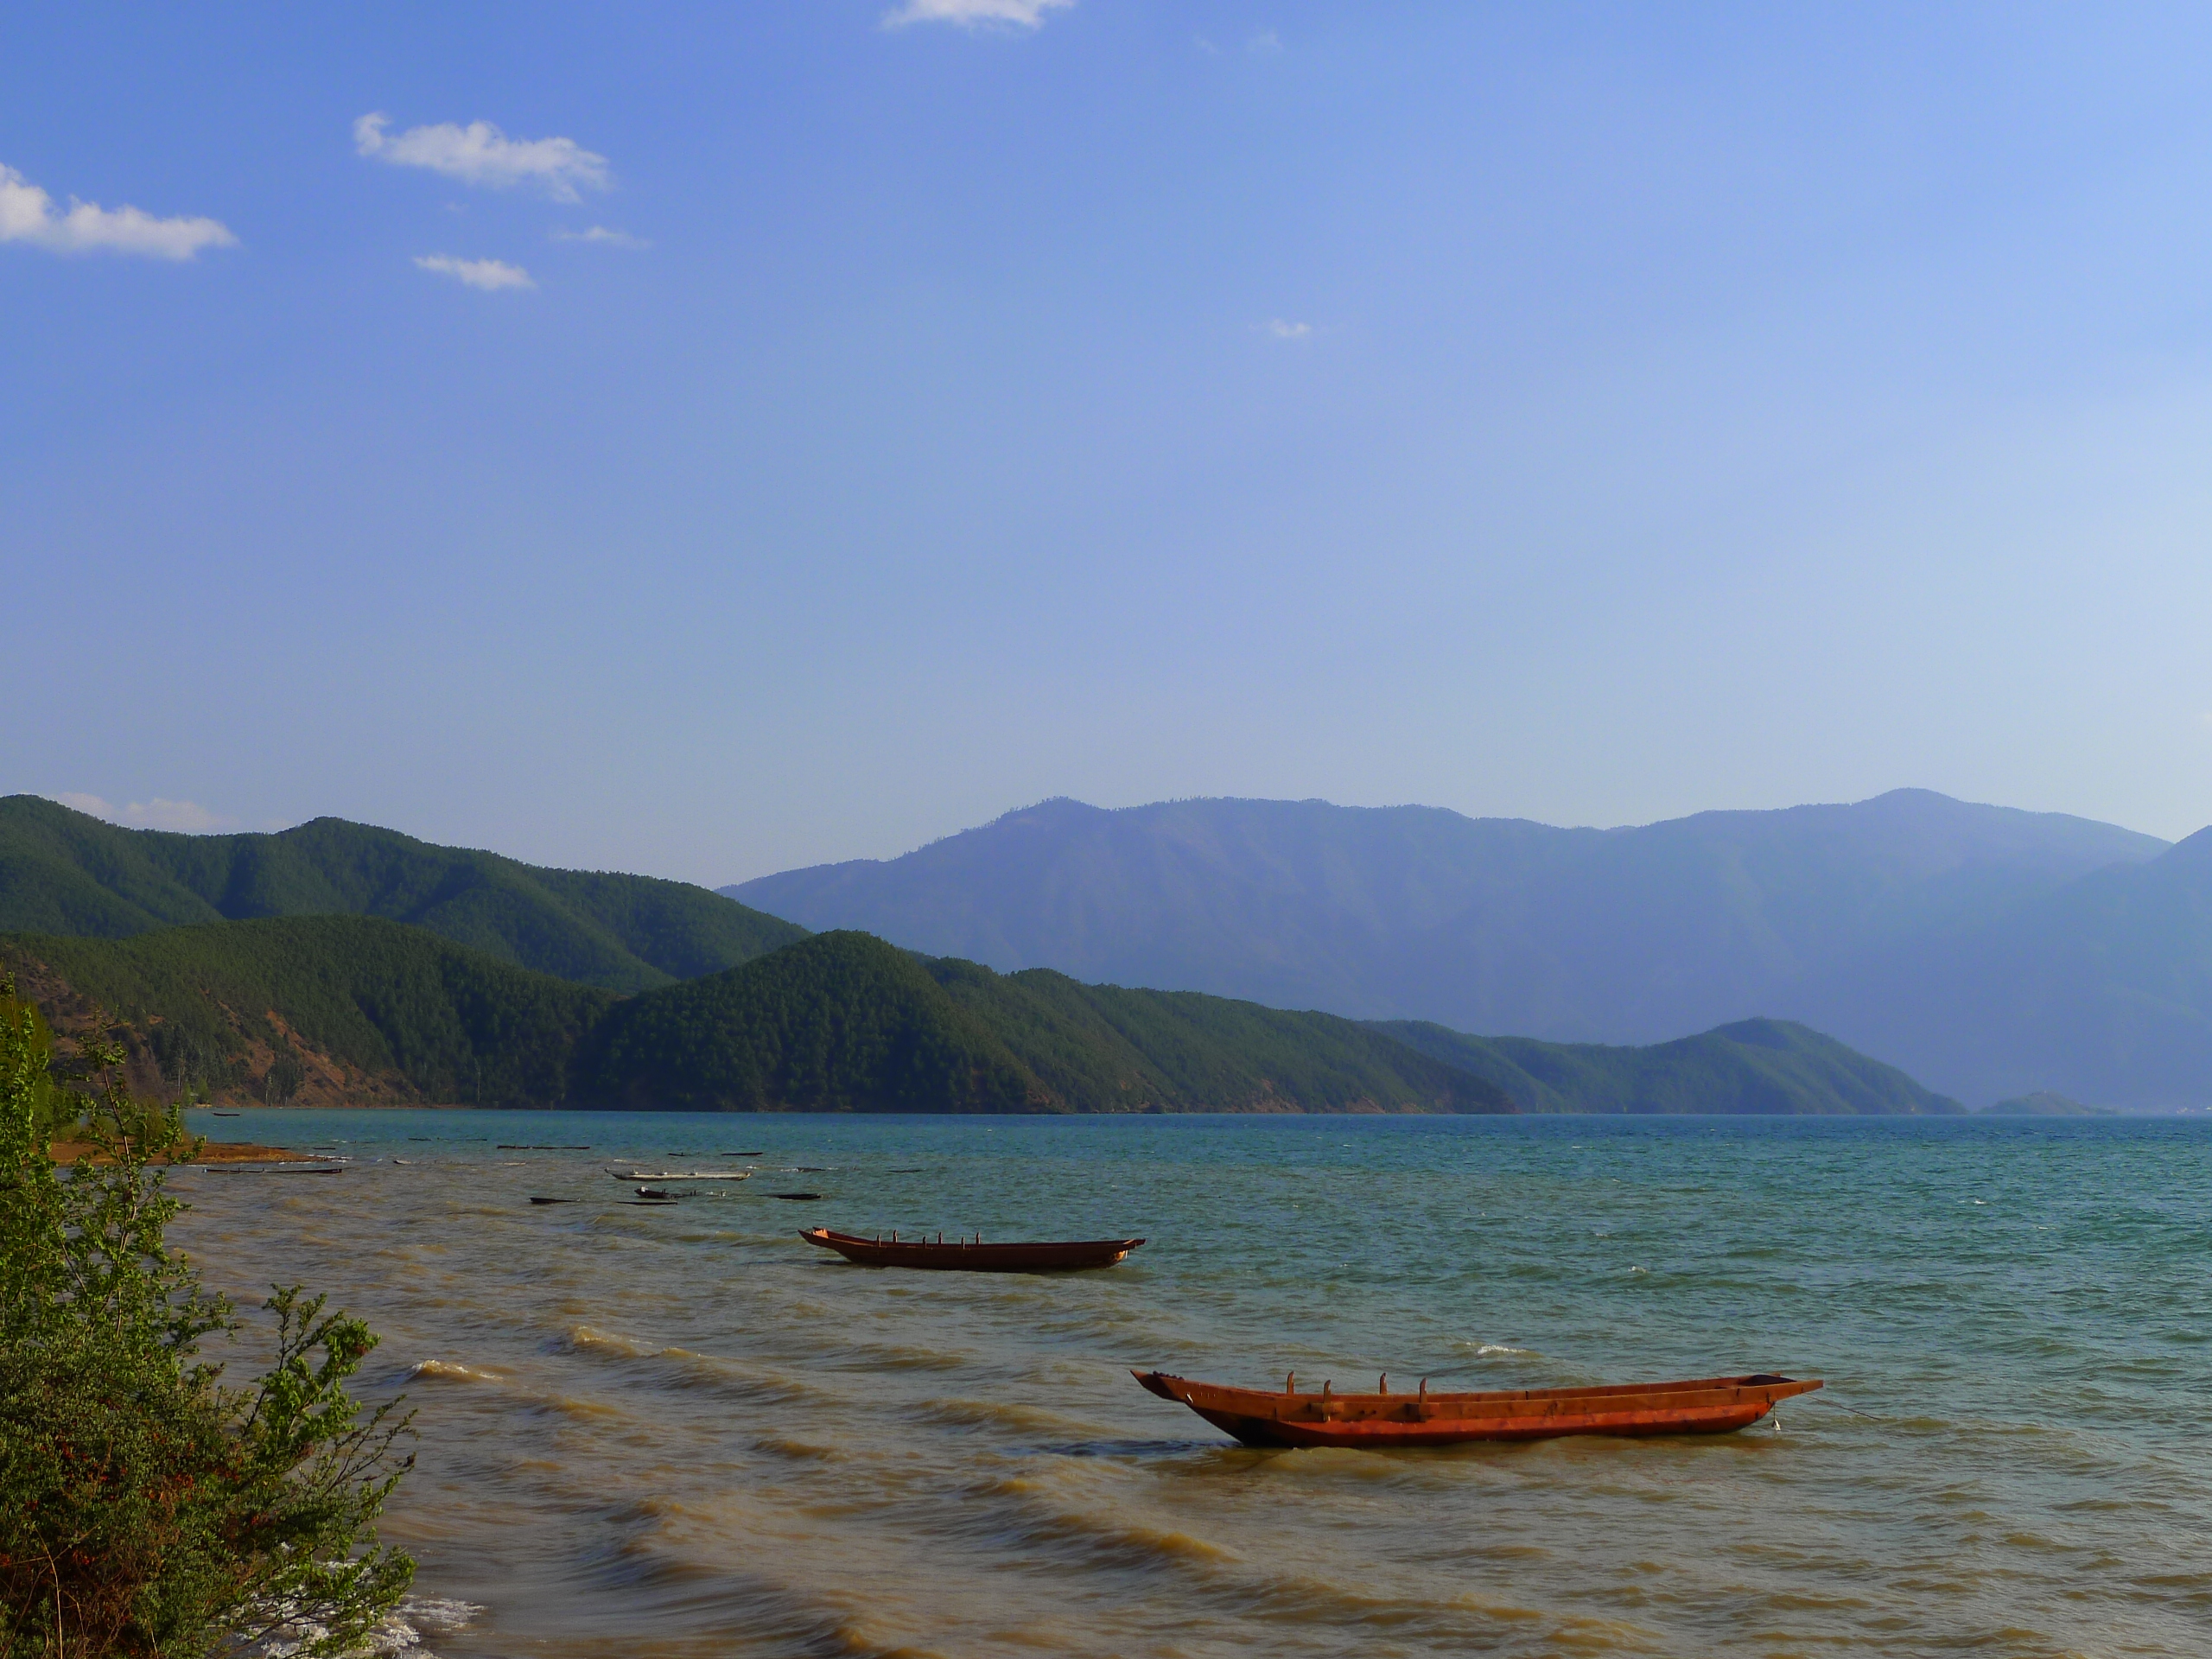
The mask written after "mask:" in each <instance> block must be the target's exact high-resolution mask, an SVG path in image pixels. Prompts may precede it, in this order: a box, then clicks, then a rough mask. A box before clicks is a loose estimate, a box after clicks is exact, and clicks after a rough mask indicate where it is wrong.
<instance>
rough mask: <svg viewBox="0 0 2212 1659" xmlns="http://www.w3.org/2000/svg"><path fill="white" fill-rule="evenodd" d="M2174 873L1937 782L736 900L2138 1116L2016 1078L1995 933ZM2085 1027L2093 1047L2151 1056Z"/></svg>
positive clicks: (952, 940) (1100, 967)
mask: <svg viewBox="0 0 2212 1659" xmlns="http://www.w3.org/2000/svg"><path fill="white" fill-rule="evenodd" d="M2162 855H2167V843H2165V842H2162V841H2159V840H2158V839H2157V838H2156V837H2153V836H2144V835H2138V834H2136V833H2134V832H2133V831H2131V830H2127V829H2118V828H2115V827H2114V826H2113V825H2110V824H2103V823H2093V822H2091V821H2089V820H2088V819H2083V818H2075V817H2065V816H2063V815H2061V814H2056V813H2036V812H2024V811H2018V810H2012V809H2010V808H2005V807H1994V806H1980V805H1973V804H1967V803H1965V802H1961V801H1955V800H1952V799H1949V798H1947V797H1945V796H1942V795H1937V794H1934V793H1932V792H1929V791H1924V790H1899V791H1894V792H1892V793H1891V794H1887V795H1883V796H1879V797H1878V798H1875V799H1872V800H1869V801H1861V802H1859V803H1857V804H1853V805H1845V806H1802V807H1793V808H1790V809H1788V810H1783V811H1774V812H1706V813H1700V814H1698V815H1697V816H1696V817H1688V818H1679V819H1675V820H1671V821H1669V822H1667V823H1655V824H1649V825H1644V826H1641V827H1638V828H1634V829H1602V830H1601V829H1554V828H1551V827H1549V826H1547V825H1543V824H1538V823H1528V822H1525V821H1522V820H1516V819H1471V818H1465V817H1460V816H1459V815H1458V814H1457V813H1452V812H1447V811H1444V810H1439V809H1435V808H1429V807H1391V808H1350V807H1338V806H1332V805H1330V804H1326V803H1325V802H1319V801H1299V802H1290V801H1236V800H1205V801H1180V802H1170V803H1163V804H1159V805H1154V806H1146V807H1136V808H1131V809H1128V810H1121V811H1105V810H1099V809H1097V808H1095V807H1089V806H1084V805H1083V804H1079V803H1077V802H1073V801H1048V802H1046V803H1045V804H1042V805H1039V806H1036V807H1033V808H1030V809H1028V810H1024V811H1020V812H1014V813H1009V814H1008V815H1007V816H1006V817H1003V818H1001V819H999V820H998V821H997V822H995V823H991V824H988V825H986V826H985V827H983V828H982V829H973V830H969V831H967V832H965V833H963V834H961V835H957V836H950V837H949V838H948V839H946V840H944V841H940V842H935V843H933V844H932V845H931V846H928V847H925V848H923V849H920V850H918V851H917V852H913V853H910V854H908V855H906V856H905V857H903V858H897V859H892V860H888V861H880V862H879V861H857V862H853V863H846V864H832V865H824V866H820V867H817V868H812V869H805V870H793V871H789V872H786V873H785V874H779V875H772V876H767V877H764V878H762V879H760V880H755V881H749V882H746V883H743V884H741V885H740V886H737V887H728V888H725V889H723V891H724V892H725V893H728V894H730V895H731V896H732V897H734V898H739V899H742V900H743V901H744V902H746V903H747V904H750V905H753V906H760V907H761V908H763V909H766V910H769V911H771V912H773V913H775V914H777V915H781V916H785V917H789V918H791V919H792V920H794V921H797V922H799V923H802V924H804V925H806V926H809V927H815V928H829V927H859V928H865V929H868V931H873V932H876V933H880V934H881V935H883V936H884V937H885V938H890V939H892V940H893V941H895V942H897V943H899V944H906V945H909V946H911V947H912V948H914V949H916V950H924V951H927V952H929V953H931V954H932V955H947V956H960V957H972V958H974V959H976V960H977V961H981V962H985V963H989V964H990V965H992V966H993V967H995V968H999V969H1020V968H1028V967H1038V966H1049V967H1052V968H1056V969H1060V970H1061V971H1063V972H1065V973H1068V974H1071V975H1074V976H1077V977H1078V978H1081V979H1087V980H1105V981H1109V982H1117V983H1122V984H1143V985H1151V986H1160V987H1168V988H1190V989H1194V990H1203V991H1208V992H1211V993H1214V994H1216V995H1224V996H1239V997H1248V998H1250V999H1253V1000H1255V1001H1261V1002H1266V1003H1269V1004H1273V1005H1275V1006H1278V1007H1322V1008H1328V1009H1331V1010H1332V1011H1334V1012H1338V1013H1341V1014H1351V1015H1355V1016H1357V1017H1361V1018H1367V1019H1414V1020H1433V1021H1436V1022H1438V1023H1440V1024H1442V1025H1445V1026H1448V1027H1452V1028H1454V1029H1456V1030H1460V1031H1478V1032H1514V1033H1524V1034H1527V1035H1530V1036H1535V1037H1539V1038H1544V1039H1553V1040H1555V1041H1567V1042H1601V1043H1649V1042H1656V1041H1662V1040H1665V1039H1670V1038H1675V1037H1679V1036H1681V1034H1682V1033H1687V1032H1694V1031H1701V1030H1707V1029H1709V1028H1711V1027H1715V1026H1720V1025H1725V1024H1727V1023H1730V1022H1732V1021H1735V1020H1744V1019H1747V1018H1751V1017H1754V1016H1758V1015H1775V1016H1786V1017H1789V1018H1791V1019H1796V1020H1803V1021H1804V1022H1806V1023H1807V1024H1809V1025H1813V1026H1816V1027H1819V1028H1820V1029H1821V1030H1825V1031H1831V1032H1834V1033H1836V1034H1837V1035H1838V1036H1839V1037H1840V1038H1842V1039H1844V1040H1845V1041H1847V1042H1849V1043H1851V1044H1853V1046H1857V1047H1859V1048H1862V1049H1865V1050H1866V1051H1867V1052H1871V1053H1873V1054H1876V1055H1878V1056H1879V1057H1881V1058H1883V1059H1885V1060H1888V1061H1891V1062H1894V1063H1896V1064H1897V1065H1903V1066H1904V1067H1906V1068H1907V1069H1908V1070H1910V1071H1912V1072H1913V1073H1914V1074H1915V1075H1916V1076H1917V1077H1922V1078H1923V1079H1924V1080H1925V1081H1927V1082H1928V1083H1929V1084H1931V1085H1932V1086H1934V1087H1935V1088H1936V1089H1939V1090H1942V1091H1943V1092H1944V1093H1946V1094H1959V1095H1962V1096H1967V1097H1968V1098H1979V1099H1984V1100H1986V1099H1988V1098H1990V1097H1992V1096H1993V1095H1995V1094H1999V1093H2012V1092H2018V1090H2020V1089H2022V1088H2024V1087H2028V1086H2034V1085H2037V1084H2042V1083H2044V1082H2046V1081H2053V1080H2056V1081H2059V1082H2063V1083H2064V1084H2066V1086H2069V1087H2078V1088H2080V1089H2082V1090H2084V1091H2088V1092H2094V1093H2095V1094H2096V1095H2098V1096H2101V1097H2103V1098H2108V1099H2120V1098H2130V1096H2128V1095H2127V1093H2126V1090H2124V1089H2122V1088H2119V1087H2113V1086H2108V1085H2107V1081H2106V1080H2105V1078H2104V1077H2103V1076H2102V1075H2101V1074H2099V1075H2098V1076H2097V1077H2095V1079H2094V1081H2091V1080H2088V1079H2087V1078H2085V1077H2077V1076H2076V1075H2075V1071H2074V1070H2051V1069H2048V1067H2047V1066H2045V1067H2043V1068H2041V1069H2039V1068H2038V1067H2037V1065H2026V1067H2025V1074H2024V1075H2023V1076H2022V1077H2019V1078H2018V1080H2016V1079H2015V1075H2014V1071H2012V1069H2008V1068H2009V1066H2010V1058H2009V1057H2010V1056H2012V1054H2013V1052H2015V1050H2016V1048H2017V1047H2018V1043H2017V1042H2016V1039H2026V1038H2027V1037H2028V1036H2029V1035H2030V1033H2025V1032H2017V1031H2015V1030H2014V1029H2013V1028H2012V1027H2010V1026H2008V1025H2007V1024H2006V1023H2005V1022H2006V1021H2007V1020H2009V1019H2012V1018H2013V1017H2014V1014H2012V1013H2008V1010H2012V1009H2014V1008H2015V1005H2016V1004H2017V1002H2018V996H2019V995H2020V994H2021V991H2022V988H2023V986H2024V982H2023V981H2022V979H2021V973H2022V971H2023V965H2022V964H2020V963H2015V962H2012V961H2009V960H2007V959H2006V957H2005V946H2004V945H2003V944H1999V943H1996V941H1999V940H2001V939H2006V938H2011V937H2012V936H2011V935H2006V934H2005V933H2004V932H2003V930H2004V929H2005V928H2007V927H2011V928H2015V929H2017V928H2018V927H2021V926H2023V925H2031V918H2036V917H2042V916H2048V918H2049V920H2048V922H2047V923H2044V924H2041V925H2043V926H2044V930H2045V931H2044V932H2042V933H2037V935H2036V936H2035V940H2034V948H2036V949H2038V950H2044V951H2045V952H2049V951H2050V950H2056V949H2058V948H2059V946H2058V938H2059V933H2063V930H2064V927H2065V926H2067V925H2086V924H2087V923H2088V921H2089V920H2090V919H2091V917H2090V916H2089V915H2088V914H2081V913H2077V912H2076V911H2075V910H2072V909H2069V905H2076V906H2078V905H2080V904H2081V903H2082V902H2083V901H2081V900H2078V899H2069V896H2068V895H2069V893H2072V892H2073V890H2074V889H2075V886H2076V884H2077V883H2082V882H2083V881H2084V880H2085V879H2087V878H2090V877H2092V876H2093V875H2097V874H2099V873H2107V872H2108V874H2104V875H2101V876H2100V877H2099V879H2101V880H2109V881H2118V882H2120V883H2121V884H2122V886H2123V887H2124V886H2125V885H2126V880H2127V878H2129V877H2130V876H2131V875H2134V874H2148V872H2149V871H2150V870H2151V868H2152V864H2153V861H2156V863H2157V864H2158V865H2160V866H2163V865H2164V863H2165V861H2166V857H2165V856H2162ZM2113 867H2121V868H2113ZM2130 867H2132V868H2130ZM2130 890H2131V891H2132V890H2133V889H2130ZM2095 908H2096V906H2095V904H2094V900H2092V901H2089V902H2088V910H2089V911H2090V912H2094V911H2095ZM2051 928H2056V929H2058V930H2059V933H2051V932H2050V931H2049V930H2050V929H2051ZM2196 937H2200V938H2202V937H2206V936H2203V935H2198V936H2196ZM1976 941H1989V942H1990V943H1986V944H1981V945H1977V944H1976V943H1975V942H1976ZM2021 943H2027V941H2026V939H2025V938H2024V937H2023V938H2022V940H2021ZM1939 944H1940V945H1941V946H1942V949H1943V950H1945V951H1948V952H1949V953H1951V955H1952V957H1955V959H1956V960H1957V962H1958V963H1959V964H1960V966H1961V968H1963V967H1965V966H1966V965H1967V964H1968V963H1974V964H1978V965H1977V967H1976V971H1978V972H1980V973H1982V974H1984V975H1985V976H1992V977H1988V978H1986V980H1984V981H1976V982H1974V983H1971V984H1968V983H1955V984H1948V985H1947V986H1945V987H1944V988H1943V994H1942V998H1941V1004H1942V1008H1943V1009H1944V1012H1943V1013H1942V1014H1936V1013H1934V1012H1933V1010H1932V1008H1931V1007H1930V1006H1929V1004H1927V1003H1926V1002H1925V1001H1921V1002H1915V1001H1913V998H1912V996H1910V995H1903V994H1900V993H1899V992H1898V991H1897V989H1896V988H1897V987H1898V986H1900V985H1902V984H1903V983H1904V982H1906V981H1907V980H1908V979H1909V980H1910V982H1912V983H1913V984H1915V985H1916V986H1924V985H1925V983H1926V982H1927V979H1928V977H1929V976H1928V975H1927V974H1926V973H1923V972H1922V971H1921V970H1920V969H1919V968H1918V967H1917V966H1916V964H1918V963H1922V962H1923V960H1924V959H1926V958H1927V956H1928V953H1929V951H1930V950H1934V949H1935V948H1936V947H1937V946H1938V945H1939ZM1977 951H1979V953H1980V954H1977ZM2207 959H2208V960H2212V951H2208V953H2207ZM2084 970H2085V971H2086V968H2085V969H2084ZM2146 970H2147V968H2146ZM2038 971H2043V972H2045V973H2046V974H2048V973H2049V972H2051V971H2055V969H2038ZM2053 994H2056V993H2055V992H2054V993H2053ZM2122 1001H2127V999H2126V998H2123V999H2122ZM2129 1006H2131V1007H2132V1006H2133V1004H2132V1003H2130V1004H2129ZM2189 1006H2190V1007H2195V1008H2198V1009H2204V1008H2208V1007H2212V1001H2207V1000H2202V999H2200V1000H2198V1001H2195V1002H2193V1003H2190V1005H2189ZM2162 1020H2163V1023H2161V1024H2160V1030H2161V1031H2162V1033H2163V1032H2164V1031H2165V1029H2166V1028H2167V1027H2169V1026H2171V1025H2173V1024H2174V1023H2175V1021H2174V1020H2171V1019H2164V1018H2163V1016H2162ZM2074 1023H2076V1024H2078V1021H2076V1022H2074ZM2180 1023H2181V1024H2183V1025H2186V1023H2187V1022H2186V1020H2182V1021H2180ZM2098 1029H2099V1030H2102V1027H2099V1028H2098ZM1969 1031H1970V1032H1971V1033H1973V1034H1972V1035H1971V1036H1963V1035H1961V1033H1962V1032H1969ZM2077 1036H2078V1037H2079V1038H2080V1039H2081V1042H2082V1043H2083V1044H2086V1050H2085V1051H2084V1052H2085V1053H2088V1052H2104V1053H2106V1054H2107V1057H2109V1056H2110V1055H2112V1054H2116V1053H2118V1052H2121V1050H2122V1049H2123V1048H2124V1044H2123V1043H2122V1042H2121V1041H2120V1039H2118V1038H2111V1039H2107V1038H2105V1037H2100V1036H2094V1035H2089V1034H2086V1033H2077ZM2046 1037H2048V1033H2046ZM2100 1045H2101V1048H2100ZM2045 1046H2046V1047H2047V1046H2048V1042H2047V1041H2046V1042H2045ZM2000 1061H2001V1062H2004V1063H2003V1064H1999V1062H2000ZM2083 1064H2084V1065H2088V1066H2090V1067H2091V1069H2092V1070H2094V1064H2098V1063H2097V1062H2092V1061H2090V1060H2089V1059H2088V1058H2085V1059H2084V1061H2083ZM2183 1069H2184V1070H2185V1069H2186V1067H2185V1066H2183ZM2077 1070H2078V1068H2077ZM2146 1075H2147V1074H2146ZM2207 1075H2208V1077H2212V1073H2208V1074H2207Z"/></svg>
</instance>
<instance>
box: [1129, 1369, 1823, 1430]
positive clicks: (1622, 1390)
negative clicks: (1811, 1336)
mask: <svg viewBox="0 0 2212 1659" xmlns="http://www.w3.org/2000/svg"><path fill="white" fill-rule="evenodd" d="M1129 1375H1130V1376H1134V1377H1135V1378H1136V1380H1137V1381H1138V1382H1139V1383H1142V1384H1143V1385H1144V1386H1145V1387H1146V1388H1147V1389H1150V1390H1151V1391H1152V1392H1153V1393H1154V1394H1156V1395H1159V1396H1160V1398H1161V1399H1163V1400H1173V1401H1177V1402H1180V1403H1181V1404H1183V1405H1186V1406H1188V1407H1189V1408H1191V1409H1192V1411H1195V1412H1197V1413H1198V1415H1199V1416H1201V1417H1203V1418H1205V1420H1206V1421H1208V1422H1210V1423H1211V1424H1212V1425H1213V1426H1214V1427H1216V1428H1218V1429H1221V1430H1223V1431H1224V1432H1225V1433H1230V1434H1233V1435H1234V1436H1236V1439H1238V1440H1242V1441H1243V1443H1244V1444H1245V1445H1247V1446H1368V1447H1379V1446H1452V1445H1456V1444H1458V1443H1459V1442H1460V1441H1462V1440H1552V1439H1555V1438H1556V1437H1558V1436H1560V1435H1562V1434H1726V1433H1732V1432H1733V1431H1735V1430H1737V1429H1739V1428H1745V1427H1749V1426H1750V1425H1751V1424H1753V1423H1755V1422H1757V1421H1758V1420H1759V1419H1760V1418H1762V1417H1764V1416H1765V1415H1766V1414H1767V1413H1769V1412H1770V1411H1771V1410H1773V1409H1774V1407H1775V1403H1776V1402H1777V1401H1781V1400H1786V1399H1788V1398H1789V1396H1790V1395H1796V1394H1808V1393H1810V1392H1811V1391H1812V1390H1813V1389H1817V1388H1819V1387H1820V1386H1821V1380H1820V1379H1819V1378H1818V1377H1811V1378H1807V1379H1804V1380H1802V1381H1801V1380H1800V1379H1798V1378H1796V1377H1791V1376H1776V1375H1774V1374H1773V1373H1772V1372H1769V1371H1758V1372H1753V1373H1751V1375H1749V1376H1703V1377H1697V1378H1694V1379H1692V1380H1690V1381H1687V1382H1679V1383H1607V1384H1604V1385H1602V1386H1599V1387H1595V1388H1579V1389H1493V1390H1491V1391H1488V1392H1485V1393H1480V1394H1437V1393H1433V1392H1431V1391H1430V1389H1429V1387H1428V1380H1427V1378H1426V1377H1424V1378H1422V1379H1421V1387H1420V1388H1419V1389H1416V1390H1414V1392H1412V1393H1408V1392H1406V1391H1404V1390H1400V1391H1399V1392H1397V1393H1395V1394H1393V1393H1391V1392H1390V1391H1389V1381H1390V1379H1389V1377H1388V1376H1384V1377H1383V1378H1382V1379H1380V1381H1379V1382H1378V1383H1377V1385H1376V1392H1375V1393H1373V1394H1338V1393H1337V1392H1336V1391H1335V1389H1334V1387H1333V1385H1332V1384H1331V1383H1323V1384H1322V1385H1321V1391H1320V1392H1319V1394H1311V1393H1307V1394H1300V1393H1299V1392H1297V1391H1296V1390H1295V1389H1294V1387H1293V1386H1292V1385H1293V1384H1294V1383H1296V1381H1297V1378H1296V1376H1291V1377H1289V1378H1287V1379H1286V1380H1285V1383H1284V1387H1283V1389H1282V1390H1281V1392H1280V1393H1278V1392H1276V1391H1275V1390H1274V1389H1234V1388H1225V1387H1223V1386H1221V1385H1219V1384H1217V1383H1193V1382H1191V1381H1190V1380H1189V1379H1188V1378H1185V1377H1180V1376H1167V1375H1166V1373H1164V1372H1160V1371H1132V1372H1130V1373H1129Z"/></svg>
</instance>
